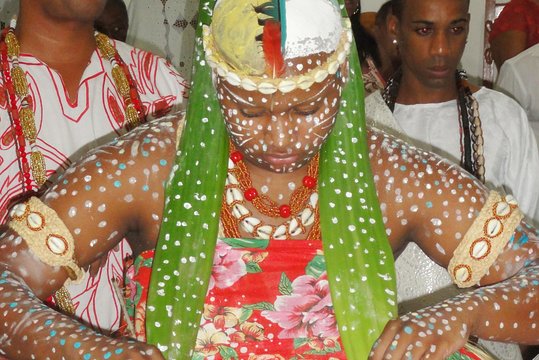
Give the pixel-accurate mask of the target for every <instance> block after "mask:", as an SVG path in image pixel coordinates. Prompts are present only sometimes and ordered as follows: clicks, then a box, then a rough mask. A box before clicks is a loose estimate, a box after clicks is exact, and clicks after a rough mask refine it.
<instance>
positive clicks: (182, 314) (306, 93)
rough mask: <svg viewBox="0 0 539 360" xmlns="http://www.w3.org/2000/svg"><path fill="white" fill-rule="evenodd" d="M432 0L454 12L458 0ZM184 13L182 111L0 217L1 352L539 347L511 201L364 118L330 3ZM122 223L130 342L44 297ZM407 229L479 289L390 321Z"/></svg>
mask: <svg viewBox="0 0 539 360" xmlns="http://www.w3.org/2000/svg"><path fill="white" fill-rule="evenodd" d="M432 1H437V2H447V3H451V4H453V5H455V4H456V5H455V6H456V7H457V8H458V9H457V10H458V11H459V12H462V13H463V14H462V15H461V17H466V16H467V6H468V0H432ZM200 10H201V11H200V15H199V21H200V23H201V24H205V25H208V26H204V28H203V31H202V27H200V31H199V36H200V37H199V39H198V41H197V52H196V56H195V61H196V63H195V73H194V76H193V87H192V89H191V93H190V97H189V103H188V109H187V112H186V115H185V122H184V121H183V118H169V119H168V120H167V119H161V120H160V121H157V122H153V123H149V124H145V125H141V126H139V127H138V128H137V129H135V130H133V131H132V132H130V133H128V134H127V135H126V136H124V137H122V138H120V139H119V140H118V141H116V142H114V143H111V144H109V145H107V146H103V147H101V148H98V149H96V150H95V151H93V152H91V153H89V154H87V155H86V156H85V157H84V158H83V159H81V161H80V162H78V163H76V164H74V165H73V166H72V167H70V168H69V169H68V170H67V171H66V172H65V174H64V175H63V176H62V177H61V178H60V179H59V180H58V182H57V183H56V184H53V186H51V188H50V189H49V190H48V191H47V192H46V193H45V194H43V195H42V196H41V197H39V198H38V197H32V198H31V199H29V200H28V201H27V202H24V203H21V204H17V205H16V206H15V207H14V208H13V209H12V211H11V213H10V221H9V223H8V224H7V225H8V226H7V227H6V228H5V229H4V230H5V231H3V232H2V233H1V234H0V250H1V251H0V309H2V315H3V318H2V321H1V322H0V334H2V342H1V343H0V355H7V356H8V357H9V358H10V359H27V358H50V359H63V358H68V359H74V358H82V359H94V358H97V359H109V358H114V359H162V358H163V357H166V358H168V359H178V360H183V359H197V360H198V359H242V360H243V359H249V360H270V359H287V360H288V359H317V358H319V359H348V360H364V359H367V358H370V359H373V360H380V359H435V360H442V359H446V358H447V357H449V356H450V355H451V354H452V353H453V352H455V351H460V352H461V353H463V354H464V353H465V354H468V355H462V354H461V355H456V356H458V357H457V358H464V359H466V358H467V357H466V356H473V355H470V353H469V352H468V351H466V350H462V349H461V348H462V347H463V346H464V345H465V344H466V342H467V340H468V338H469V336H471V335H473V336H477V337H480V338H486V339H491V340H499V341H512V342H518V343H530V344H533V343H537V342H539V337H538V336H537V329H536V326H537V322H538V320H539V319H538V316H539V313H538V312H537V308H538V306H539V296H537V293H538V291H539V266H538V262H537V259H538V253H539V251H538V250H539V243H538V242H537V236H536V230H535V229H533V228H532V227H530V226H528V225H527V224H526V222H524V221H522V214H521V212H520V211H519V209H518V206H517V204H516V202H515V201H514V199H512V197H510V196H505V195H503V194H498V193H496V192H490V193H489V191H488V189H487V188H486V187H485V186H484V185H483V184H482V183H481V182H479V181H478V180H477V179H475V178H474V177H473V176H471V175H470V174H469V173H467V172H465V171H463V170H461V169H460V168H459V167H458V166H457V165H455V164H452V163H450V162H448V161H446V160H444V159H442V158H440V157H439V156H436V155H434V154H431V153H428V152H425V151H422V150H419V149H417V148H415V147H411V146H409V145H407V144H405V143H404V142H402V141H400V140H398V139H396V138H394V137H391V136H389V135H387V134H384V133H383V132H380V131H378V130H376V129H367V128H366V127H365V121H364V111H363V93H362V91H363V90H362V89H363V86H362V84H361V76H360V72H359V61H358V59H357V54H356V53H355V47H353V44H352V34H351V27H350V22H349V21H348V19H347V18H343V16H342V15H341V11H342V7H341V6H339V4H337V3H336V2H334V1H333V0H286V1H271V2H265V1H255V0H220V1H218V2H217V4H216V5H215V8H214V6H213V2H212V1H209V2H206V1H203V2H201V7H200ZM210 19H211V21H210ZM210 23H211V25H210ZM351 49H354V51H351ZM223 120H224V121H223ZM165 186H166V189H165ZM124 237H125V238H126V239H127V241H128V242H129V244H130V245H131V248H132V249H133V256H134V260H133V263H132V264H131V266H130V267H129V270H128V271H127V274H126V284H125V285H126V293H127V294H126V296H125V303H126V304H125V305H126V307H125V314H126V320H125V323H126V327H125V328H126V335H129V337H131V338H134V339H136V340H138V341H133V340H132V339H129V338H116V339H113V338H108V337H105V336H103V335H101V334H98V333H96V332H94V331H93V330H92V329H89V328H87V327H85V326H82V325H81V324H79V323H77V322H76V321H75V320H73V319H71V318H69V317H67V316H65V315H62V314H61V313H59V312H56V311H55V310H52V309H50V308H48V307H46V306H44V305H43V303H42V299H45V298H47V297H48V296H50V295H51V294H52V293H53V292H56V291H58V290H59V289H61V287H62V286H63V285H64V284H65V285H69V282H70V281H77V280H78V279H79V278H80V276H81V274H82V270H81V269H84V268H86V267H87V266H88V265H89V264H91V263H93V262H95V261H96V260H98V259H100V258H101V257H103V254H106V253H107V252H108V251H109V250H110V249H112V248H114V246H115V245H116V244H118V242H119V241H121V239H122V238H124ZM410 241H414V242H415V243H416V244H417V245H418V246H419V247H420V248H421V249H422V250H423V251H424V252H425V253H426V254H427V255H428V256H429V257H430V258H431V259H433V260H434V261H436V262H437V263H439V264H440V265H442V266H444V267H447V268H448V271H449V274H450V275H451V277H452V279H453V281H454V282H455V283H456V284H457V285H458V286H460V287H462V288H470V287H473V286H476V285H479V286H480V287H479V288H472V289H471V290H468V291H465V292H463V293H462V294H460V295H458V296H455V297H452V298H449V299H446V300H443V301H442V302H440V303H438V304H435V305H433V306H430V307H426V308H424V309H422V310H420V311H417V312H414V313H410V314H404V315H401V316H399V314H398V313H397V304H396V301H397V300H396V290H395V274H394V271H395V270H394V262H393V255H394V254H396V255H398V254H399V253H400V252H401V251H402V249H404V247H405V246H406V245H407V244H408V243H409V242H410ZM408 276H416V274H408ZM67 280H69V281H67ZM122 295H123V294H122ZM145 342H146V343H145ZM459 349H461V350H459ZM472 358H473V357H472Z"/></svg>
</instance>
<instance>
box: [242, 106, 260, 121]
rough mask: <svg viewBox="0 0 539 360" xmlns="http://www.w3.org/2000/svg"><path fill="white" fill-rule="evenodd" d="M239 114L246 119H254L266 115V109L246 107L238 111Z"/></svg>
mask: <svg viewBox="0 0 539 360" xmlns="http://www.w3.org/2000/svg"><path fill="white" fill-rule="evenodd" d="M240 112H241V114H242V115H243V116H245V117H247V118H256V117H261V116H263V115H264V114H265V113H266V109H264V108H257V107H246V108H242V109H240Z"/></svg>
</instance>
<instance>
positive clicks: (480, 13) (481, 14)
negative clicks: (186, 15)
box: [0, 0, 485, 84]
mask: <svg viewBox="0 0 539 360" xmlns="http://www.w3.org/2000/svg"><path fill="white" fill-rule="evenodd" d="M124 1H125V3H126V5H127V6H128V8H129V9H130V13H132V12H133V11H134V9H136V8H137V7H138V6H141V7H145V6H147V5H148V3H149V2H150V3H151V2H154V1H158V0H151V1H150V0H124ZM186 1H188V2H192V1H193V0H167V1H166V3H167V7H170V8H175V7H179V8H180V9H184V8H186V6H185V4H182V3H185V2H186ZM384 1H385V0H362V1H361V5H362V11H377V10H378V8H379V7H380V5H381V4H383V3H384ZM158 2H159V3H162V1H161V0H159V1H158ZM17 8H18V0H0V21H3V22H5V23H9V20H10V19H11V17H12V16H13V14H16V12H17ZM180 12H184V11H183V10H182V11H180ZM187 12H189V11H187ZM470 14H471V27H470V35H469V37H468V44H467V46H466V49H465V51H464V55H463V57H462V67H463V68H464V69H466V71H467V72H468V75H469V76H470V79H471V80H472V81H473V82H474V83H476V84H480V83H481V80H480V78H481V75H482V73H483V38H484V18H485V0H473V1H470ZM156 25H158V24H156ZM144 31H145V32H148V31H151V27H146V28H145V29H144ZM155 31H156V33H158V32H159V31H158V30H157V29H156V30H155ZM156 36H159V35H157V34H156ZM137 45H139V46H140V44H137ZM171 60H173V59H171ZM173 62H174V61H173ZM178 63H179V62H178ZM180 67H181V66H180ZM181 70H183V71H181V72H183V73H184V74H185V75H187V74H188V73H189V72H190V68H189V67H188V66H187V67H186V69H181ZM187 77H188V76H187Z"/></svg>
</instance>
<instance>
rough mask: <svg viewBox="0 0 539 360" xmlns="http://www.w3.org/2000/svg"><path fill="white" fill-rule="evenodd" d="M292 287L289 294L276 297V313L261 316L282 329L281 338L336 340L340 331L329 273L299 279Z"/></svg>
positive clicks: (265, 312)
mask: <svg viewBox="0 0 539 360" xmlns="http://www.w3.org/2000/svg"><path fill="white" fill-rule="evenodd" d="M291 287H292V292H291V294H290V295H282V296H278V297H277V300H276V301H275V304H274V306H275V311H269V310H267V311H263V312H262V316H264V317H265V318H267V319H268V320H270V321H272V322H274V323H277V324H278V325H279V326H280V327H281V328H282V329H283V330H282V331H281V332H280V333H279V338H280V339H290V338H312V337H321V338H328V337H337V336H338V335H339V332H338V330H337V322H336V320H335V314H334V312H333V305H332V302H331V296H330V292H329V283H328V280H327V277H326V274H325V273H324V274H323V275H322V276H321V277H320V278H318V279H316V278H314V277H313V276H310V275H303V276H300V277H298V278H297V279H296V280H294V281H293V282H292V284H291Z"/></svg>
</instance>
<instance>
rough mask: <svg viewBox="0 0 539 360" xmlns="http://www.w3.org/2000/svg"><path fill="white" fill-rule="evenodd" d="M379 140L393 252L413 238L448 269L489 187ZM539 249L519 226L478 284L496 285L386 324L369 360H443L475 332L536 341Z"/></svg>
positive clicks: (381, 189)
mask: <svg viewBox="0 0 539 360" xmlns="http://www.w3.org/2000/svg"><path fill="white" fill-rule="evenodd" d="M376 144H377V146H376V151H375V153H374V154H373V155H372V158H373V159H376V161H375V162H372V164H373V168H374V169H373V171H374V173H377V174H384V177H383V178H380V179H379V180H378V181H377V190H378V194H379V198H380V203H381V206H382V210H383V214H384V216H385V217H386V222H385V225H386V228H387V229H388V230H389V231H390V236H389V238H390V242H391V244H392V246H393V249H394V250H397V249H402V248H403V247H404V245H405V244H406V241H408V240H413V241H414V242H416V243H417V244H418V245H419V246H420V247H421V248H422V250H423V251H424V252H425V253H426V254H427V255H429V257H430V258H431V259H433V260H434V261H436V262H437V263H438V264H440V265H442V266H444V267H447V265H448V264H449V260H450V259H451V257H452V255H453V252H454V251H455V249H456V248H457V246H458V244H459V243H460V242H461V240H462V238H463V237H464V234H466V231H467V230H468V228H469V227H470V226H471V225H472V223H473V221H474V220H475V218H476V216H477V214H478V213H479V211H480V210H481V208H482V207H483V205H484V203H485V201H486V199H487V197H488V192H487V191H488V190H487V189H486V188H485V187H484V186H483V185H482V184H480V183H478V182H477V181H476V180H475V179H473V178H471V177H470V176H469V175H467V174H466V173H464V172H462V170H461V169H460V168H459V167H457V166H456V165H453V164H451V163H448V162H446V161H444V160H442V159H441V158H440V157H438V156H435V155H432V154H428V153H423V154H421V153H417V152H415V151H413V150H410V149H409V148H408V147H407V146H403V145H402V143H400V142H397V141H396V140H395V139H394V138H391V137H387V138H386V139H385V140H380V138H379V139H378V140H376ZM384 153H385V154H384ZM412 157H413V158H414V160H415V161H413V162H412V161H410V158H412ZM380 159H392V160H391V161H382V162H381V161H380ZM384 163H385V164H384ZM387 163H389V165H390V166H388V164H387ZM388 169H389V170H388ZM481 225H482V224H481ZM538 254H539V243H538V241H537V236H536V232H535V230H532V229H531V228H528V227H527V226H526V224H525V223H524V222H523V223H521V226H520V227H519V228H517V230H516V231H515V234H514V239H513V240H511V241H510V242H509V244H508V245H507V246H506V247H505V248H504V250H503V253H502V254H501V255H500V256H499V257H498V259H497V261H496V262H495V263H494V264H493V265H492V266H491V267H490V269H489V273H488V275H487V276H485V277H483V278H482V279H481V282H480V284H479V285H481V286H485V285H489V284H495V285H491V286H486V287H482V288H477V289H473V288H472V289H471V290H469V291H468V292H467V293H465V294H463V295H459V296H458V297H456V298H452V299H447V300H446V301H444V302H443V303H441V304H437V305H434V306H432V307H429V308H426V309H423V310H421V311H418V312H416V313H412V314H407V315H405V316H402V317H401V318H400V319H398V320H394V321H391V322H389V323H388V325H387V326H386V329H385V330H384V332H383V334H382V336H381V337H380V339H379V342H378V343H377V344H376V346H375V348H374V349H373V353H372V357H371V358H372V359H384V358H386V356H388V355H391V358H392V359H407V358H412V359H423V358H429V359H445V358H446V357H447V356H449V355H450V354H451V353H452V352H454V351H456V350H458V349H459V348H460V347H462V346H463V345H464V344H465V343H466V340H467V338H468V336H470V335H475V336H478V337H481V338H485V339H492V340H498V341H514V342H519V343H537V342H538V341H539V332H538V331H537V329H535V328H534V326H536V324H537V321H538V318H537V314H536V313H537V308H539V300H538V297H537V293H538V292H539V265H538V264H537V259H538ZM515 274H517V275H515ZM534 329H535V330H534Z"/></svg>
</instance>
